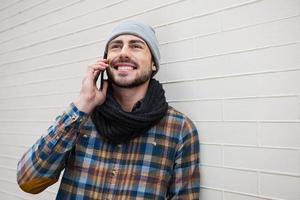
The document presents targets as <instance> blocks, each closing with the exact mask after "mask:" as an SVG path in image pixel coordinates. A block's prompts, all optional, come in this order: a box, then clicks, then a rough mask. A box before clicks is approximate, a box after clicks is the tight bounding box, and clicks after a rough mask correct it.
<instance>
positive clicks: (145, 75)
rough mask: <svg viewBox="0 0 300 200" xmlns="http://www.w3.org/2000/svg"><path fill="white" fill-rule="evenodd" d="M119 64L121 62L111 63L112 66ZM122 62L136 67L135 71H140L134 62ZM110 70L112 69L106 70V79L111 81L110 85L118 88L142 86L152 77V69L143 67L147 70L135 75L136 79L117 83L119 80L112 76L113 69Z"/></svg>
mask: <svg viewBox="0 0 300 200" xmlns="http://www.w3.org/2000/svg"><path fill="white" fill-rule="evenodd" d="M121 62H122V61H112V62H111V64H112V65H113V63H121ZM123 62H131V63H133V64H134V65H135V66H136V69H134V70H138V69H140V66H139V65H138V64H137V63H136V62H134V61H131V60H126V61H123ZM111 68H112V67H110V68H109V69H108V70H107V76H108V79H109V80H110V81H111V83H112V84H114V85H116V86H118V87H120V88H135V87H138V86H140V85H143V84H144V83H146V82H147V81H148V80H150V79H151V77H152V69H151V67H150V66H149V67H145V68H146V69H148V70H145V71H141V73H140V74H137V77H136V78H135V79H134V80H132V81H130V82H122V81H119V80H117V79H116V77H115V76H114V75H113V72H112V70H114V69H111Z"/></svg>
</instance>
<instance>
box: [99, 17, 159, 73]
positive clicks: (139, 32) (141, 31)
mask: <svg viewBox="0 0 300 200" xmlns="http://www.w3.org/2000/svg"><path fill="white" fill-rule="evenodd" d="M124 34H128V35H134V36H137V37H139V38H141V39H143V40H144V41H145V42H146V43H147V45H148V47H149V49H150V51H151V54H152V58H153V61H154V64H155V66H156V71H154V72H153V74H152V76H154V75H155V74H156V73H157V71H158V69H159V61H160V52H159V48H158V41H157V38H156V36H155V31H154V29H153V28H152V27H151V26H148V25H146V24H144V23H141V22H137V21H132V20H128V21H123V22H121V23H119V24H118V25H117V26H116V27H115V28H114V29H113V30H112V32H111V33H110V35H109V37H108V39H107V40H106V45H105V51H104V58H107V48H108V43H109V42H110V41H111V40H113V39H114V38H116V37H118V36H120V35H124Z"/></svg>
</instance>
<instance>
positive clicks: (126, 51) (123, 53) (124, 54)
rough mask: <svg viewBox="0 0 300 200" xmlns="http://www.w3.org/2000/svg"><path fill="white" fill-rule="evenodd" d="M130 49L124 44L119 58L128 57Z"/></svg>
mask: <svg viewBox="0 0 300 200" xmlns="http://www.w3.org/2000/svg"><path fill="white" fill-rule="evenodd" d="M129 55H130V51H129V47H128V46H127V45H124V46H123V47H122V49H121V51H120V55H119V56H120V58H129Z"/></svg>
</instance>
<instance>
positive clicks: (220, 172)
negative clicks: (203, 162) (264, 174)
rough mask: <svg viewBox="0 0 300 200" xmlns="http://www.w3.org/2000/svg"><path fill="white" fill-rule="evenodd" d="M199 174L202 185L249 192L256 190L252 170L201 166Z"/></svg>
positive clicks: (254, 192)
mask: <svg viewBox="0 0 300 200" xmlns="http://www.w3.org/2000/svg"><path fill="white" fill-rule="evenodd" d="M201 174H202V177H201V178H202V179H201V180H200V181H201V185H203V186H207V187H212V188H223V189H226V190H233V191H239V192H246V193H251V194H257V192H258V191H257V189H258V185H257V183H258V177H257V174H256V173H254V172H249V171H242V170H233V169H226V168H219V167H209V166H202V167H201ZM245 180H247V181H245Z"/></svg>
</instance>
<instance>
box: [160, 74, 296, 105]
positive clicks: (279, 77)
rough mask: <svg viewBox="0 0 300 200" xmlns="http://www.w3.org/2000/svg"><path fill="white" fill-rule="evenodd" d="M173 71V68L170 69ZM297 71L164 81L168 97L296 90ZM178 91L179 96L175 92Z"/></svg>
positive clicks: (294, 91) (225, 95)
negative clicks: (172, 81)
mask: <svg viewBox="0 0 300 200" xmlns="http://www.w3.org/2000/svg"><path fill="white" fill-rule="evenodd" d="M170 73H172V72H170ZM299 76H300V71H290V72H280V73H269V74H257V75H245V76H237V77H223V78H222V77H220V78H211V79H204V80H195V81H184V82H181V81H178V82H174V83H166V84H164V85H163V86H164V88H165V90H166V91H167V95H168V98H169V99H199V98H230V97H243V96H267V95H274V94H295V93H296V94H297V93H299V92H300V79H299ZM177 91H180V96H179V95H178V92H177Z"/></svg>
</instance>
